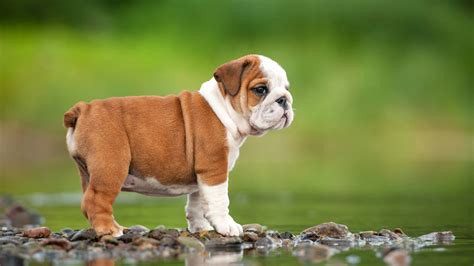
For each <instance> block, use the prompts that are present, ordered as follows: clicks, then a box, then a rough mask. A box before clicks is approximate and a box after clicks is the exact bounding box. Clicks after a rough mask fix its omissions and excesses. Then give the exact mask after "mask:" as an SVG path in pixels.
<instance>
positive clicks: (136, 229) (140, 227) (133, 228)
mask: <svg viewBox="0 0 474 266" xmlns="http://www.w3.org/2000/svg"><path fill="white" fill-rule="evenodd" d="M148 231H150V229H148V228H147V227H146V226H143V225H133V226H130V227H128V228H126V229H124V233H127V232H132V233H139V234H145V233H147V232H148Z"/></svg>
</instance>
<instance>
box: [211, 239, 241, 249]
mask: <svg viewBox="0 0 474 266" xmlns="http://www.w3.org/2000/svg"><path fill="white" fill-rule="evenodd" d="M241 244H242V239H241V238H240V237H222V236H221V237H219V238H213V239H210V240H208V241H207V242H206V244H205V246H206V247H207V248H211V249H212V248H217V249H218V248H241V246H242V245H241Z"/></svg>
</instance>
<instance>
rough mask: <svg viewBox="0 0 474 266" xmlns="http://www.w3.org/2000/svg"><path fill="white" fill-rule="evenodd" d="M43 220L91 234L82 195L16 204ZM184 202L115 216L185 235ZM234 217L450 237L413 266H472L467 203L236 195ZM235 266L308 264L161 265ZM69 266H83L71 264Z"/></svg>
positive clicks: (257, 258) (134, 207) (136, 200)
mask: <svg viewBox="0 0 474 266" xmlns="http://www.w3.org/2000/svg"><path fill="white" fill-rule="evenodd" d="M18 199H19V200H20V201H23V202H25V203H27V205H29V206H31V207H32V208H33V209H34V210H36V211H38V212H39V213H41V214H42V215H43V216H45V217H46V224H45V225H46V226H49V227H50V228H51V229H53V230H55V231H58V230H59V229H61V228H64V227H71V228H83V227H87V223H86V220H85V219H84V218H83V217H82V215H81V213H80V210H79V200H80V194H74V193H73V194H44V195H43V194H36V195H30V196H23V197H20V198H18ZM184 204H185V199H184V198H183V197H181V198H152V197H146V196H140V195H138V194H133V193H132V194H128V193H122V194H121V196H120V197H119V198H118V200H117V203H116V206H115V216H116V218H117V220H118V221H119V223H121V224H122V225H124V226H130V225H133V224H142V225H144V226H147V227H149V228H154V227H156V226H158V225H165V226H166V227H176V228H178V227H185V225H186V223H185V217H184ZM231 214H232V215H233V216H234V218H235V219H236V220H237V221H238V222H240V223H242V224H246V223H260V224H264V225H266V226H267V227H268V228H271V229H274V230H278V231H280V232H284V231H290V232H292V233H294V234H298V233H299V232H301V231H302V230H303V229H305V228H308V227H310V226H313V225H316V224H320V223H323V222H327V221H334V222H337V223H341V224H345V225H347V226H348V227H349V230H350V231H351V232H359V231H367V230H375V231H378V230H380V229H383V228H388V229H394V228H396V227H399V228H402V229H403V230H404V231H405V233H406V234H407V235H409V236H411V237H416V236H420V235H423V234H427V233H430V232H434V231H447V230H450V231H453V233H454V235H455V236H456V239H455V241H454V242H453V243H451V244H450V245H439V246H438V245H435V246H430V247H426V248H423V249H421V250H418V251H415V252H413V253H412V254H411V257H412V264H413V265H472V264H473V263H474V225H473V224H474V223H472V220H473V213H472V202H470V201H469V199H466V198H459V197H446V196H445V197H443V198H429V199H427V198H426V197H423V195H418V196H415V197H413V196H412V197H407V196H401V195H400V197H399V196H397V195H391V196H384V197H373V196H365V195H363V194H362V195H360V196H345V197H344V196H326V197H321V196H315V195H311V194H307V193H306V194H298V193H275V194H272V193H259V194H255V193H243V192H242V193H233V194H231ZM213 261H218V264H220V265H221V264H222V263H224V262H226V263H232V264H233V265H235V264H237V265H240V264H244V265H292V264H299V263H303V261H300V260H299V258H297V257H295V256H293V255H292V252H291V251H288V250H285V249H277V250H271V251H262V250H250V251H249V250H245V251H234V252H228V251H227V252H222V251H219V252H206V253H203V254H191V255H183V256H181V257H179V258H177V259H176V260H171V261H170V260H166V261H160V262H161V263H165V264H169V265H175V264H182V263H183V262H186V264H190V265H195V264H200V263H204V262H205V263H211V262H213ZM349 262H358V263H359V264H361V265H383V264H384V262H383V260H382V259H381V258H380V254H379V252H376V251H374V250H373V249H365V248H355V249H350V250H347V251H343V252H341V253H338V254H336V255H335V256H333V257H331V258H330V259H329V260H328V261H325V262H322V263H323V264H324V263H325V264H327V265H346V264H349ZM68 263H70V264H77V263H79V264H80V263H81V262H77V261H71V262H68ZM116 263H117V264H118V265H120V264H136V263H138V264H140V265H147V264H149V265H152V264H154V263H156V262H136V261H117V262H116Z"/></svg>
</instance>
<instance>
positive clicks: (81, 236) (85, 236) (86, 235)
mask: <svg viewBox="0 0 474 266" xmlns="http://www.w3.org/2000/svg"><path fill="white" fill-rule="evenodd" d="M96 239H97V234H96V233H95V230H94V229H92V228H88V229H82V230H79V232H77V233H75V234H74V235H73V236H72V238H71V241H80V240H96Z"/></svg>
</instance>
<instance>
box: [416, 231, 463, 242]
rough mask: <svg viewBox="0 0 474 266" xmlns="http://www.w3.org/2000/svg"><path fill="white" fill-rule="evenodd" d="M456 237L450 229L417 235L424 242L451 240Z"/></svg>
mask: <svg viewBox="0 0 474 266" xmlns="http://www.w3.org/2000/svg"><path fill="white" fill-rule="evenodd" d="M455 238H456V237H455V236H454V235H453V232H451V231H444V232H433V233H429V234H426V235H422V236H420V237H418V239H420V240H422V241H425V242H451V241H453V240H454V239H455Z"/></svg>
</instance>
